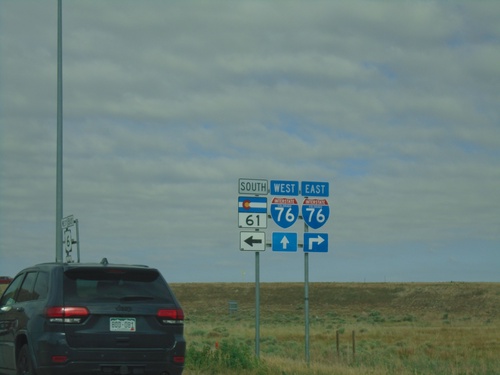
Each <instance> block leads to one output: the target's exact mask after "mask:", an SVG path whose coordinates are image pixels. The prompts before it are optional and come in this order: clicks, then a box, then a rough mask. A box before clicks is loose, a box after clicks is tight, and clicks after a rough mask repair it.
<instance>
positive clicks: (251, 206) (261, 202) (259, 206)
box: [238, 197, 267, 214]
mask: <svg viewBox="0 0 500 375" xmlns="http://www.w3.org/2000/svg"><path fill="white" fill-rule="evenodd" d="M238 212H243V213H255V214H259V213H260V214H265V213H267V198H266V197H238Z"/></svg>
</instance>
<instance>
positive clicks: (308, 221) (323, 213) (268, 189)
mask: <svg viewBox="0 0 500 375" xmlns="http://www.w3.org/2000/svg"><path fill="white" fill-rule="evenodd" d="M299 187H300V189H299ZM329 190H330V185H329V183H328V182H317V181H302V182H301V183H299V181H289V180H270V181H269V182H268V180H263V179H247V178H240V179H239V180H238V193H239V194H243V196H240V197H238V227H239V228H245V229H247V231H241V232H240V250H241V251H254V252H255V356H256V357H257V358H259V355H260V252H261V251H265V250H266V246H268V245H267V243H266V233H265V231H262V232H261V231H260V230H261V229H266V228H267V218H268V213H267V211H268V210H267V208H268V203H267V202H268V200H267V197H262V195H268V194H269V193H270V194H271V195H274V196H275V197H274V198H273V199H272V200H271V203H270V214H269V217H270V218H272V219H273V221H274V222H275V224H276V225H278V226H279V227H281V228H283V229H287V228H290V227H291V226H292V225H294V224H295V222H296V221H297V219H299V218H301V219H303V220H304V234H303V243H302V244H300V245H299V243H298V235H297V233H296V232H273V233H272V243H271V245H270V246H271V247H272V251H275V252H296V251H297V249H298V248H299V247H303V249H304V309H305V357H306V362H307V366H309V365H310V354H309V351H310V350H309V341H310V337H309V336H310V335H309V253H327V252H328V233H316V232H314V231H313V232H309V229H310V228H311V229H313V230H315V229H319V228H321V227H322V226H323V225H324V224H325V223H326V222H327V221H328V218H329V216H330V207H329V206H328V201H327V200H326V199H325V198H326V197H328V196H329ZM299 195H302V196H303V197H304V201H303V203H302V207H301V210H299V203H298V202H297V198H295V197H298V196H299ZM299 212H301V214H302V215H301V216H299ZM248 229H250V230H248ZM251 230H253V231H251Z"/></svg>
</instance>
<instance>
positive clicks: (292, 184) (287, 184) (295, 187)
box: [270, 180, 299, 196]
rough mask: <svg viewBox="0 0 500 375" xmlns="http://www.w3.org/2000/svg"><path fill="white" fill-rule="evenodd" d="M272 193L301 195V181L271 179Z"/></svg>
mask: <svg viewBox="0 0 500 375" xmlns="http://www.w3.org/2000/svg"><path fill="white" fill-rule="evenodd" d="M270 186H271V195H288V196H298V195H299V181H283V180H271V181H270Z"/></svg>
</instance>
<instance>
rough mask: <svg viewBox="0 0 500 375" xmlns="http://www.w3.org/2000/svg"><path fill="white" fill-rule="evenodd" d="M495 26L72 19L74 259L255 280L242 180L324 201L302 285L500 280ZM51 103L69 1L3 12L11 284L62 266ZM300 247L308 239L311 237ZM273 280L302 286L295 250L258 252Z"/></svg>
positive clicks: (460, 12)
mask: <svg viewBox="0 0 500 375" xmlns="http://www.w3.org/2000/svg"><path fill="white" fill-rule="evenodd" d="M499 15H500V2H497V1H474V2H473V1H411V2H410V1H404V2H403V1H401V2H395V1H366V2H363V1H272V2H271V1H209V2H208V1H207V2H202V1H168V2H167V1H140V2H139V1H127V0H119V1H118V0H108V1H100V0H99V1H98V0H89V1H84V2H82V1H80V2H77V1H64V2H63V45H64V47H63V74H64V104H63V106H64V120H63V121H64V174H63V176H64V212H63V214H64V216H67V215H74V217H75V218H77V219H78V221H79V230H80V247H81V252H82V253H81V258H82V261H99V260H100V259H101V258H102V257H104V256H106V257H107V258H108V259H109V260H110V261H111V262H124V263H140V264H148V265H153V266H156V267H158V268H159V269H160V270H161V271H162V273H164V275H165V277H166V279H167V280H169V281H171V282H190V281H193V282H194V281H202V282H205V281H207V282H209V281H247V282H251V281H253V280H254V271H255V255H254V252H248V251H240V231H241V229H240V228H238V196H239V193H238V179H239V178H250V179H265V180H268V181H269V180H275V179H279V180H291V181H324V182H328V183H329V187H330V195H329V197H328V198H327V199H328V203H329V208H330V217H329V219H328V222H327V223H326V224H325V225H324V226H323V227H322V228H320V229H318V230H317V232H322V233H327V234H328V235H329V246H328V252H327V253H312V254H309V277H310V280H311V281H356V282H363V281H367V282H376V281H387V282H399V281H452V280H453V281H494V282H499V281H500V272H499V267H500V63H499V62H500V23H499V22H498V19H499ZM56 89H57V2H56V0H53V1H43V2H41V1H6V0H0V275H11V276H13V275H14V274H15V273H16V272H17V271H18V269H20V268H22V267H25V266H29V265H31V264H33V263H38V262H45V261H53V260H54V259H55V225H56V224H55V202H56V129H57V125H56V124H57V111H56V108H57V107H56V104H57V91H56ZM268 198H269V200H271V199H272V197H271V196H269V197H268ZM301 199H302V197H298V200H299V203H301ZM277 230H280V228H279V227H277V225H276V224H274V223H273V220H271V219H269V223H268V228H267V230H266V235H267V238H268V239H270V238H271V235H272V232H274V231H277ZM287 230H288V231H291V232H297V233H298V235H299V238H301V232H303V224H302V221H301V220H298V221H297V223H296V224H294V226H292V227H291V228H289V229H287ZM73 236H74V228H73ZM300 241H301V240H299V242H300ZM73 249H75V246H74V247H73ZM260 279H261V282H267V281H301V280H303V279H304V253H303V251H302V250H301V249H299V251H297V252H295V253H278V252H273V251H272V250H271V249H270V248H269V249H267V250H266V251H265V252H262V253H260Z"/></svg>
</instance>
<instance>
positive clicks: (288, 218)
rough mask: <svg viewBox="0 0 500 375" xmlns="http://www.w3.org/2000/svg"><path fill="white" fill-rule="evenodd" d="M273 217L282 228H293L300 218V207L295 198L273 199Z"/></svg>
mask: <svg viewBox="0 0 500 375" xmlns="http://www.w3.org/2000/svg"><path fill="white" fill-rule="evenodd" d="M271 217H272V218H273V220H274V222H275V223H276V224H278V225H279V226H280V227H281V228H288V227H290V226H292V225H293V224H294V223H295V221H296V220H297V218H298V217H299V205H298V203H297V199H295V198H278V197H276V198H273V200H272V202H271Z"/></svg>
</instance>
